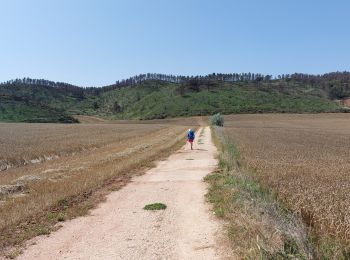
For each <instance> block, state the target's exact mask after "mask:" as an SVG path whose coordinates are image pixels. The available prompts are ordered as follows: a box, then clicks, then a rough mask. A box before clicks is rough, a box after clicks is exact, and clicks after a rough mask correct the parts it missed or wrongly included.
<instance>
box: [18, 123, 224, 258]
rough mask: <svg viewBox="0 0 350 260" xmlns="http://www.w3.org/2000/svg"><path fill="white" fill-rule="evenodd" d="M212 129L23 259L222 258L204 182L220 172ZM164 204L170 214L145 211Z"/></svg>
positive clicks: (34, 245)
mask: <svg viewBox="0 0 350 260" xmlns="http://www.w3.org/2000/svg"><path fill="white" fill-rule="evenodd" d="M215 152H216V148H215V146H214V145H213V144H212V142H211V133H210V128H209V127H206V128H204V131H203V132H202V136H199V132H198V133H197V140H196V143H195V150H194V151H191V150H190V149H189V147H188V146H185V147H184V148H182V149H181V150H180V151H178V152H177V153H175V154H173V155H171V156H170V157H169V158H168V159H167V160H166V161H162V162H160V163H158V166H157V167H156V168H153V169H151V170H149V171H148V172H147V173H146V174H144V175H142V176H139V177H136V178H134V179H133V180H132V182H131V183H130V184H128V185H127V186H126V187H124V188H123V189H121V190H119V191H116V192H113V193H111V194H110V195H109V196H108V197H107V201H106V202H104V203H102V204H100V206H99V207H98V208H97V209H95V210H92V211H91V214H90V215H89V216H86V217H80V218H77V219H74V220H72V221H68V222H66V223H64V224H63V227H62V228H61V229H59V230H58V231H57V232H54V233H52V234H51V235H50V236H49V237H38V238H35V239H34V240H31V241H30V244H31V245H30V246H29V247H28V248H27V249H26V250H25V251H24V253H23V254H22V255H21V256H20V257H19V259H217V258H219V256H220V251H221V250H220V249H219V247H218V246H217V238H216V232H217V231H218V229H219V224H218V222H217V221H216V220H215V216H213V214H212V212H211V211H210V205H208V204H207V203H206V202H205V197H204V195H205V193H206V184H205V183H204V182H203V181H202V179H203V177H204V176H205V175H207V174H208V173H210V172H211V171H213V170H214V168H215V165H216V163H217V162H216V159H214V155H215ZM154 202H162V203H165V204H166V205H167V209H166V210H164V211H157V212H151V211H146V210H143V207H144V206H145V205H146V204H149V203H154Z"/></svg>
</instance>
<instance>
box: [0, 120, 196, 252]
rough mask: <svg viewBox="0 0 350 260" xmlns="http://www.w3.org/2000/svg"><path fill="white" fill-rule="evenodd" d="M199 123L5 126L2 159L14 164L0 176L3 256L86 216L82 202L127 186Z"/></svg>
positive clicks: (0, 127)
mask: <svg viewBox="0 0 350 260" xmlns="http://www.w3.org/2000/svg"><path fill="white" fill-rule="evenodd" d="M197 125H198V123H197V120H195V119H190V120H186V119H184V120H182V119H175V120H170V121H164V123H163V122H158V121H153V122H152V121H150V122H147V123H142V122H138V123H137V122H125V121H124V122H121V123H120V124H118V123H116V122H114V123H112V124H111V123H109V124H105V123H97V124H76V125H62V124H0V143H1V146H0V158H1V159H0V160H1V161H2V162H6V163H7V165H10V168H8V169H7V170H4V169H3V170H2V171H0V251H1V249H2V248H5V247H8V246H13V245H16V244H19V243H21V242H22V241H24V240H26V239H28V238H30V237H32V236H35V235H38V234H47V233H48V232H50V230H52V228H53V225H54V224H55V223H56V222H57V221H63V220H64V219H67V218H71V217H74V216H77V215H81V214H85V213H86V210H87V209H88V208H90V207H91V206H93V205H87V206H86V205H85V206H80V204H82V205H83V204H84V200H89V198H90V197H93V196H92V195H93V194H94V193H99V190H101V189H102V190H103V189H105V190H106V189H107V190H108V189H109V190H110V189H117V188H119V187H121V186H122V185H123V184H125V183H126V182H127V181H128V180H129V179H130V178H131V176H132V175H133V174H135V173H137V172H138V169H140V168H143V167H149V166H151V165H152V164H151V162H152V161H154V160H158V159H160V158H163V156H166V155H167V154H169V153H170V152H171V151H172V150H173V149H175V148H176V147H177V146H178V145H179V144H183V143H184V141H185V131H186V129H187V128H188V127H189V126H192V127H196V126H197ZM182 140H183V142H181V141H182ZM104 187H107V188H104ZM108 187H109V188H108ZM111 187H112V188H111ZM100 193H101V192H100ZM102 193H103V194H105V192H102ZM100 197H101V196H100ZM102 197H103V196H102ZM95 200H96V199H95ZM100 200H101V198H98V199H97V200H96V201H97V202H98V201H100ZM91 203H92V204H94V202H91ZM91 203H90V204H91ZM95 203H96V202H95ZM84 207H85V208H84ZM71 208H73V210H72V209H71Z"/></svg>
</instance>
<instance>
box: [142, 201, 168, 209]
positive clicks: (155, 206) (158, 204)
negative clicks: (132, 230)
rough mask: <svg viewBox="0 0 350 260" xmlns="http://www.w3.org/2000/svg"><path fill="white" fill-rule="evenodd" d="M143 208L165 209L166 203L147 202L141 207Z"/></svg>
mask: <svg viewBox="0 0 350 260" xmlns="http://www.w3.org/2000/svg"><path fill="white" fill-rule="evenodd" d="M143 209H144V210H164V209H166V205H165V204H163V203H159V202H157V203H153V204H148V205H146V206H144V207H143Z"/></svg>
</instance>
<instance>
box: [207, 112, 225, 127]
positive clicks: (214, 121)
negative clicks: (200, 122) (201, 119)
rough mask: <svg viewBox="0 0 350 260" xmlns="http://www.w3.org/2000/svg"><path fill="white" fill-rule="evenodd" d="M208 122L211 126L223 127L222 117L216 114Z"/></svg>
mask: <svg viewBox="0 0 350 260" xmlns="http://www.w3.org/2000/svg"><path fill="white" fill-rule="evenodd" d="M210 122H211V124H212V125H217V126H224V117H223V116H222V115H221V114H220V113H218V114H215V115H213V116H212V117H210Z"/></svg>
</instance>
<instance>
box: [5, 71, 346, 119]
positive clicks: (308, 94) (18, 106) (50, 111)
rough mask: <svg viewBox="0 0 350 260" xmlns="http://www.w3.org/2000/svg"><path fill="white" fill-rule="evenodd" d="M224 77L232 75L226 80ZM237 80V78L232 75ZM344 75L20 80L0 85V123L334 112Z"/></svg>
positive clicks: (343, 86) (342, 92) (343, 93)
mask: <svg viewBox="0 0 350 260" xmlns="http://www.w3.org/2000/svg"><path fill="white" fill-rule="evenodd" d="M227 75H229V76H230V75H232V76H231V77H229V76H227ZM237 75H238V76H237ZM349 82H350V75H349V73H345V72H344V73H334V74H325V75H322V76H312V75H306V76H305V75H304V74H293V75H283V76H279V77H277V78H276V79H272V77H271V76H263V75H260V74H256V75H254V74H250V73H249V74H211V75H207V76H203V77H202V76H201V77H181V76H180V77H176V76H166V75H161V74H147V75H146V74H145V75H139V76H136V77H133V78H130V79H128V80H124V81H121V82H116V83H115V84H113V85H110V86H106V87H102V88H80V87H77V86H73V85H69V84H65V83H56V82H50V81H43V80H32V79H23V80H15V81H9V82H6V83H2V84H1V85H0V121H7V122H68V123H70V122H75V120H74V119H73V117H72V116H73V115H93V116H99V117H104V118H107V119H155V118H166V117H178V116H193V115H209V114H213V113H217V112H221V113H224V114H232V113H274V112H282V113H319V112H339V111H342V108H341V106H340V105H339V104H340V103H339V102H338V104H337V103H336V102H334V100H336V99H342V98H345V97H346V96H348V95H349V94H350V89H349Z"/></svg>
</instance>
